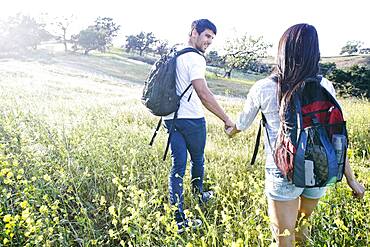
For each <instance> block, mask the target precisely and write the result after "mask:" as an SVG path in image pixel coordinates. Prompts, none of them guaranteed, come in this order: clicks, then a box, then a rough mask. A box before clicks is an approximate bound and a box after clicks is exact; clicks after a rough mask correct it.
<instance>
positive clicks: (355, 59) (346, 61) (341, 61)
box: [321, 55, 370, 69]
mask: <svg viewBox="0 0 370 247" xmlns="http://www.w3.org/2000/svg"><path fill="white" fill-rule="evenodd" d="M321 62H323V63H335V64H336V65H337V68H339V69H346V68H349V67H352V66H353V65H356V64H357V65H362V66H366V67H368V68H370V55H348V56H335V57H322V58H321Z"/></svg>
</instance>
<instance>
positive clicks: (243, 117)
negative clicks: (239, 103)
mask: <svg viewBox="0 0 370 247" xmlns="http://www.w3.org/2000/svg"><path fill="white" fill-rule="evenodd" d="M260 108H261V106H260V100H259V93H258V87H257V85H254V86H252V88H251V89H250V91H249V93H248V96H247V100H246V101H245V104H244V109H243V111H242V112H241V113H239V117H238V119H237V121H236V128H237V129H238V130H245V129H247V128H248V127H249V126H250V125H251V124H252V122H253V120H254V119H255V118H256V116H257V113H258V111H259V109H260Z"/></svg>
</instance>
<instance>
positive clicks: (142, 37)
mask: <svg viewBox="0 0 370 247" xmlns="http://www.w3.org/2000/svg"><path fill="white" fill-rule="evenodd" d="M136 38H137V49H138V50H139V53H140V56H142V55H143V53H144V51H146V50H148V49H149V48H150V46H151V45H152V44H154V43H155V42H156V38H155V36H154V34H153V33H152V32H150V33H145V32H140V33H139V34H138V35H136Z"/></svg>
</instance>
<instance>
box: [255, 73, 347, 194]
mask: <svg viewBox="0 0 370 247" xmlns="http://www.w3.org/2000/svg"><path fill="white" fill-rule="evenodd" d="M320 81H321V77H317V78H309V79H306V80H305V82H304V83H303V85H302V87H301V88H300V89H299V90H298V91H297V92H296V93H295V94H294V95H293V96H292V98H291V100H290V102H289V103H288V106H287V110H286V111H285V113H284V115H285V117H284V119H285V121H284V122H282V121H280V127H279V131H278V136H277V140H276V143H275V145H274V146H272V145H271V143H270V141H269V143H270V147H271V150H273V156H274V160H275V164H276V165H277V167H278V168H279V170H280V171H281V172H282V174H283V175H284V176H286V177H287V178H288V180H290V181H292V183H293V184H294V185H296V186H297V187H302V188H305V187H323V186H327V185H331V184H334V183H336V182H338V181H341V179H342V177H343V173H344V166H345V162H346V155H347V147H348V136H347V129H346V122H345V121H344V118H343V113H342V110H341V108H340V106H339V104H338V102H337V101H336V99H335V98H334V97H333V96H332V95H331V94H330V93H329V92H328V91H327V90H326V89H325V88H324V87H323V86H321V85H320ZM261 122H262V124H263V125H264V124H265V123H266V119H265V117H264V116H262V121H261ZM260 129H261V127H260ZM258 136H260V130H259V135H257V138H259V137H258ZM267 136H268V135H267ZM268 139H269V138H268ZM257 151H258V149H257ZM255 156H256V148H255V154H254V155H253V158H252V163H254V161H255Z"/></svg>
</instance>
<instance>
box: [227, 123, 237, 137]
mask: <svg viewBox="0 0 370 247" xmlns="http://www.w3.org/2000/svg"><path fill="white" fill-rule="evenodd" d="M224 131H225V133H226V135H228V136H229V138H231V137H233V136H234V135H235V134H236V133H239V132H240V130H238V129H237V128H236V126H235V124H234V126H231V127H225V129H224Z"/></svg>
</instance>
